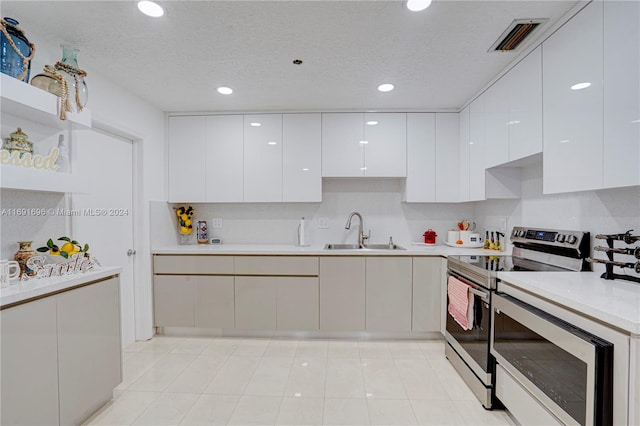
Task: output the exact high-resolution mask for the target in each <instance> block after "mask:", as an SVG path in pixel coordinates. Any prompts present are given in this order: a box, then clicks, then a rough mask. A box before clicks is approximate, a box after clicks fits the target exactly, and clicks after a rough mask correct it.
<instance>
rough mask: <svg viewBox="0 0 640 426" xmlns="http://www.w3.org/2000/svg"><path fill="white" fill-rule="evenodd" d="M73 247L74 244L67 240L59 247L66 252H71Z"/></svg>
mask: <svg viewBox="0 0 640 426" xmlns="http://www.w3.org/2000/svg"><path fill="white" fill-rule="evenodd" d="M74 248H75V246H74V245H73V244H71V243H69V242H66V243H64V244H63V245H62V247H60V250H61V251H65V252H67V253H71V252H72V251H73V249H74Z"/></svg>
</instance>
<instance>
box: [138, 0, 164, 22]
mask: <svg viewBox="0 0 640 426" xmlns="http://www.w3.org/2000/svg"><path fill="white" fill-rule="evenodd" d="M138 10H139V11H140V12H142V13H144V14H145V15H147V16H151V17H152V18H159V17H161V16H162V15H164V9H163V8H162V6H160V5H159V4H158V3H154V2H152V1H148V0H143V1H139V2H138Z"/></svg>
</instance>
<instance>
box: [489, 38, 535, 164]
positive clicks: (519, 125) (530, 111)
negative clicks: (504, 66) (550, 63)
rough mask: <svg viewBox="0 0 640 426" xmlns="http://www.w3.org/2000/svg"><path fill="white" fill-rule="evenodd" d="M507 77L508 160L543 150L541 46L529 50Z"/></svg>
mask: <svg viewBox="0 0 640 426" xmlns="http://www.w3.org/2000/svg"><path fill="white" fill-rule="evenodd" d="M505 78H506V79H507V87H508V88H509V119H508V122H507V124H508V129H509V161H514V160H519V159H521V158H525V157H529V156H531V155H534V154H539V153H541V152H542V48H541V47H538V48H536V49H535V50H534V51H532V52H531V53H529V55H527V57H526V58H524V59H523V60H522V61H520V62H519V63H518V64H517V65H516V66H515V67H513V69H511V71H509V73H508V74H507V75H506V76H505ZM487 143H488V140H487ZM487 148H488V145H487Z"/></svg>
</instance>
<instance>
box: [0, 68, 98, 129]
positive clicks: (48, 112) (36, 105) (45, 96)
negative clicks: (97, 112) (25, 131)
mask: <svg viewBox="0 0 640 426" xmlns="http://www.w3.org/2000/svg"><path fill="white" fill-rule="evenodd" d="M0 100H1V101H2V114H9V115H13V116H16V117H20V118H24V119H25V120H28V121H31V122H37V123H41V124H44V125H46V126H50V127H54V128H58V129H66V128H68V127H69V126H71V128H73V129H90V128H91V111H90V110H88V109H87V108H85V109H84V110H83V111H82V112H81V113H75V112H71V113H67V120H65V121H62V120H60V118H59V105H60V103H59V102H58V97H57V96H55V95H53V94H51V93H49V92H46V91H44V90H41V89H38V88H37V87H34V86H32V85H30V84H27V83H25V82H23V81H20V80H18V79H16V78H13V77H10V76H8V75H6V74H1V73H0Z"/></svg>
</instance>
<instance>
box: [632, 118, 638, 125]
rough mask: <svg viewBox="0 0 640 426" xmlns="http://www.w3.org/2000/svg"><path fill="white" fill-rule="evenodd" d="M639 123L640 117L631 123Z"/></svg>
mask: <svg viewBox="0 0 640 426" xmlns="http://www.w3.org/2000/svg"><path fill="white" fill-rule="evenodd" d="M638 123H640V119H638V120H633V121H632V122H631V124H638Z"/></svg>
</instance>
